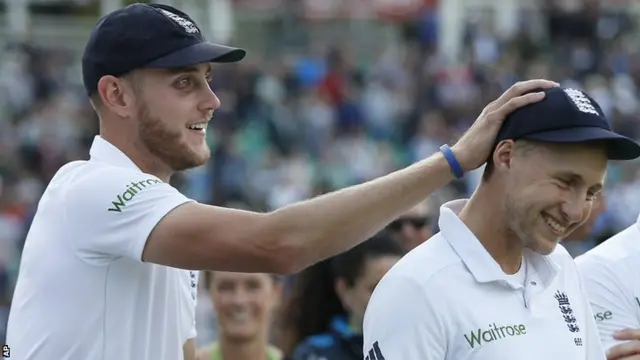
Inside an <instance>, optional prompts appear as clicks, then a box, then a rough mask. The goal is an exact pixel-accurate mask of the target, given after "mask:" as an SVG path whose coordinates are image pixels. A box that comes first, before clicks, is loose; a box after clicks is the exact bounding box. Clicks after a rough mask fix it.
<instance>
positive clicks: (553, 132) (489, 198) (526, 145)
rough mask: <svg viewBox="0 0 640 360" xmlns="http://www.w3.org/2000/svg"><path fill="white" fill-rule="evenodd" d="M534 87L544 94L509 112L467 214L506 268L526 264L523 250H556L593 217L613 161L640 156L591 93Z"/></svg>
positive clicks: (543, 251) (637, 147)
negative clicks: (536, 100)
mask: <svg viewBox="0 0 640 360" xmlns="http://www.w3.org/2000/svg"><path fill="white" fill-rule="evenodd" d="M531 92H543V93H544V98H543V99H542V100H541V101H539V102H536V103H533V104H529V105H526V106H523V107H522V108H520V109H517V110H515V111H513V112H512V113H510V114H509V115H508V116H507V118H506V119H505V121H504V122H503V124H502V126H501V128H500V131H499V132H498V136H497V138H496V141H495V145H494V149H493V151H492V153H491V154H490V157H489V159H488V160H487V164H486V167H485V170H484V174H483V177H482V181H481V182H480V184H479V186H478V188H477V189H476V191H475V193H474V194H473V196H472V197H471V200H470V201H469V203H468V204H467V206H466V207H465V210H464V211H463V214H462V217H463V218H464V217H465V216H466V213H467V212H468V214H472V213H473V214H474V215H473V220H472V222H473V223H475V224H474V225H472V227H476V228H475V229H472V230H475V231H476V232H478V233H479V235H480V236H479V237H480V238H481V240H486V241H487V243H486V244H485V246H487V247H488V248H491V252H493V253H492V255H494V257H495V258H496V259H500V261H499V262H501V265H502V266H503V269H506V271H507V272H509V270H511V271H513V270H514V269H515V270H517V269H518V268H519V267H520V261H521V251H520V250H519V249H522V248H523V247H524V248H528V249H530V250H533V251H534V252H536V253H540V254H550V253H551V252H553V251H554V250H555V247H556V245H557V243H558V242H559V241H560V240H561V239H563V238H565V237H566V236H568V235H569V234H571V232H572V231H573V230H574V229H576V228H577V227H578V226H580V225H581V224H582V223H583V222H584V221H585V220H586V219H587V218H588V217H589V213H590V211H591V207H592V204H593V200H594V199H595V198H596V197H597V196H599V194H600V192H601V191H602V190H603V188H604V183H605V176H606V170H607V165H608V161H609V160H631V159H635V158H638V157H640V145H638V143H636V142H635V141H634V140H632V139H629V138H627V137H625V136H623V135H620V134H617V133H616V132H614V131H613V130H612V128H611V126H610V124H609V122H608V121H607V118H606V116H605V115H604V113H603V111H602V109H601V108H600V106H599V105H598V103H597V102H596V101H595V100H594V99H593V98H591V97H590V96H589V95H588V94H586V93H585V92H583V91H581V90H578V89H572V88H562V87H554V88H550V89H546V90H543V89H538V90H533V91H531ZM483 236H485V237H487V238H486V239H482V237H483ZM489 238H491V239H489ZM498 244H500V245H498Z"/></svg>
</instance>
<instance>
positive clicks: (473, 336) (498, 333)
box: [464, 323, 527, 349]
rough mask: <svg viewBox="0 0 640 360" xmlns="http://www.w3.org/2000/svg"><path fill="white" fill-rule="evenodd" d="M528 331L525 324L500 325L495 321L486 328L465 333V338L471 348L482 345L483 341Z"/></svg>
mask: <svg viewBox="0 0 640 360" xmlns="http://www.w3.org/2000/svg"><path fill="white" fill-rule="evenodd" d="M526 333H527V328H526V327H525V326H524V325H523V324H519V325H505V326H498V325H496V324H495V323H493V324H490V325H489V327H488V328H486V329H482V328H479V329H476V330H474V331H471V332H469V334H465V335H464V338H465V339H466V340H467V343H469V346H471V348H472V349H473V348H475V347H476V346H477V347H480V346H482V344H483V343H488V342H492V341H495V340H500V339H504V338H506V337H512V336H520V335H525V334H526Z"/></svg>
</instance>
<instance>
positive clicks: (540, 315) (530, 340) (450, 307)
mask: <svg viewBox="0 0 640 360" xmlns="http://www.w3.org/2000/svg"><path fill="white" fill-rule="evenodd" d="M465 203H466V200H457V201H453V202H449V203H447V204H444V205H443V206H442V207H441V209H440V220H439V225H440V229H441V232H440V233H438V234H436V235H434V236H433V237H432V238H431V239H430V240H429V241H426V242H425V243H423V244H422V245H420V246H418V247H417V248H415V249H414V250H413V251H411V252H410V253H409V254H407V255H406V256H405V257H404V258H402V259H401V260H400V261H399V262H398V263H397V264H396V265H395V266H394V267H393V268H392V269H391V270H390V271H389V272H388V273H387V274H386V275H385V276H384V277H383V278H382V280H381V281H380V283H379V284H378V286H377V287H376V289H375V291H374V292H373V295H372V297H371V300H370V301H369V304H368V306H367V310H366V314H365V319H364V354H365V359H366V360H383V359H388V360H391V359H402V360H466V359H478V360H512V359H518V360H541V359H544V360H585V359H588V360H605V354H604V351H603V349H602V346H601V344H600V340H599V338H598V332H597V329H596V325H595V321H594V320H593V317H592V315H591V308H590V306H589V302H588V300H587V297H586V295H585V292H584V289H583V288H582V283H581V280H580V278H579V276H578V271H577V268H576V266H575V264H574V262H573V260H572V259H571V257H570V256H569V254H568V253H567V252H566V250H565V249H564V248H563V247H562V246H557V248H556V249H555V250H554V252H553V253H552V254H551V255H549V256H542V255H539V254H536V253H534V252H532V251H529V250H525V254H524V259H525V261H524V264H526V273H525V275H524V276H523V278H521V279H524V281H521V279H518V276H509V275H506V274H505V273H504V272H503V271H502V270H501V268H500V266H499V265H498V264H497V263H496V262H495V260H494V259H493V258H492V257H491V255H490V254H489V253H488V252H487V251H486V250H485V248H484V247H483V246H482V244H481V243H480V241H479V240H478V239H477V238H476V237H475V236H474V235H473V234H472V233H471V231H470V230H469V229H468V228H467V227H466V226H465V224H464V223H463V222H462V221H461V220H460V219H459V218H458V216H457V213H459V211H460V210H462V208H463V206H464V204H465Z"/></svg>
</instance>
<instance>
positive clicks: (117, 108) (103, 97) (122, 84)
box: [97, 75, 135, 117]
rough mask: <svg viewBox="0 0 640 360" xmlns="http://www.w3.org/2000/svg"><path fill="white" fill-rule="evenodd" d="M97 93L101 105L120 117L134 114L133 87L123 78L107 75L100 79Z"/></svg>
mask: <svg viewBox="0 0 640 360" xmlns="http://www.w3.org/2000/svg"><path fill="white" fill-rule="evenodd" d="M97 95H98V98H99V99H100V106H101V107H102V108H106V109H109V110H110V111H112V112H114V113H116V114H117V115H118V116H120V117H129V116H132V115H133V114H134V112H135V106H134V102H135V94H134V91H133V87H132V86H131V85H130V84H128V83H127V82H126V81H125V80H124V79H123V78H118V77H115V76H111V75H106V76H103V77H102V78H100V80H99V81H98V89H97Z"/></svg>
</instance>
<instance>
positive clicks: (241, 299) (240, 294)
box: [231, 289, 249, 305]
mask: <svg viewBox="0 0 640 360" xmlns="http://www.w3.org/2000/svg"><path fill="white" fill-rule="evenodd" d="M231 300H232V302H233V303H234V304H236V305H241V304H244V303H246V302H247V301H248V300H249V296H248V294H247V292H246V291H245V290H243V289H237V290H236V291H234V292H233V296H232V297H231Z"/></svg>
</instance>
